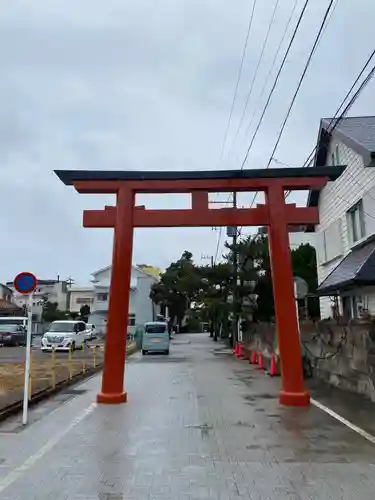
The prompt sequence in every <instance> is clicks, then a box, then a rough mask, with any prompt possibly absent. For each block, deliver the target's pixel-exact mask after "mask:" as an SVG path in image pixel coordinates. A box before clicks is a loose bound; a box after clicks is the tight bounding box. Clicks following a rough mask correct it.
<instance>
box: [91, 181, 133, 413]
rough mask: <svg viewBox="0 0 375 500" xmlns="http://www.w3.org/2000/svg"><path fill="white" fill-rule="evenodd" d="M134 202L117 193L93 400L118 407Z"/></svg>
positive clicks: (123, 398)
mask: <svg viewBox="0 0 375 500" xmlns="http://www.w3.org/2000/svg"><path fill="white" fill-rule="evenodd" d="M134 199H135V195H134V192H133V191H132V190H131V189H128V188H126V187H121V188H120V189H119V191H118V193H117V215H116V225H115V234H114V243H113V255H112V276H111V286H110V294H109V307H108V321H107V333H106V346H105V354H104V368H103V378H102V390H101V392H100V393H99V394H98V396H97V401H98V403H106V404H118V403H126V401H127V394H126V392H125V391H124V371H125V357H126V334H127V329H128V310H129V294H130V280H131V268H132V254H133V210H134Z"/></svg>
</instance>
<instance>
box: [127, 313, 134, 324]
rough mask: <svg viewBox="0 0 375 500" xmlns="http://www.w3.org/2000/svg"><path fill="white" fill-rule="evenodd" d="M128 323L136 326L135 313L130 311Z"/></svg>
mask: <svg viewBox="0 0 375 500" xmlns="http://www.w3.org/2000/svg"><path fill="white" fill-rule="evenodd" d="M128 325H129V326H135V314H133V313H129V318H128Z"/></svg>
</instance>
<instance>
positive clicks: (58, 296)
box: [7, 279, 69, 321]
mask: <svg viewBox="0 0 375 500" xmlns="http://www.w3.org/2000/svg"><path fill="white" fill-rule="evenodd" d="M7 287H9V288H10V289H11V290H12V292H13V301H14V303H15V304H17V305H18V306H19V307H24V306H26V304H27V301H28V296H27V295H22V294H20V293H18V292H17V291H16V290H15V289H14V286H13V282H12V281H10V282H8V283H7ZM45 301H48V302H53V303H57V305H58V309H59V310H60V311H67V310H68V308H69V304H68V285H67V282H66V281H60V280H59V279H57V280H38V281H37V287H36V290H35V292H34V294H33V306H32V312H33V316H34V318H35V319H36V321H40V320H41V316H42V311H43V303H44V302H45Z"/></svg>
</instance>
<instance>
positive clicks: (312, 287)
mask: <svg viewBox="0 0 375 500" xmlns="http://www.w3.org/2000/svg"><path fill="white" fill-rule="evenodd" d="M291 258H292V267H293V274H294V275H295V276H299V277H300V278H303V279H304V280H305V281H306V283H307V285H308V287H309V294H313V293H314V292H315V291H316V289H317V287H318V273H317V265H316V251H315V248H314V247H313V246H311V245H310V244H309V243H304V244H302V245H299V247H297V248H295V249H293V250H292V251H291ZM307 309H308V314H309V316H310V317H312V318H318V317H319V316H320V307H319V299H318V297H312V296H309V297H308V300H307Z"/></svg>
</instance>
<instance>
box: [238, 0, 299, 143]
mask: <svg viewBox="0 0 375 500" xmlns="http://www.w3.org/2000/svg"><path fill="white" fill-rule="evenodd" d="M297 4H298V0H295V2H294V6H293V9H292V12H291V13H290V16H289V19H288V21H287V24H286V26H285V29H284V32H283V35H282V37H281V40H280V42H279V45H278V47H277V49H276V52H275V55H274V58H273V61H272V64H271V69H270V70H269V72H268V75H267V76H266V79H265V81H264V84H263V87H262V90H261V93H260V95H259V98H258V100H257V102H258V103H260V102H261V101H262V98H263V95H264V92H265V90H266V88H267V85H268V82H269V80H270V78H271V74H272V72H273V69H274V67H275V65H276V61H277V58H278V56H279V53H280V50H281V47H282V45H283V43H284V40H285V37H286V34H287V32H288V29H289V26H290V23H291V22H292V19H293V15H294V12H295V10H296V8H297ZM258 107H259V106H256V107H255V109H254V112H253V114H252V116H251V119H250V121H249V123H248V125H247V127H246V131H245V134H244V135H245V137H246V136H247V134H248V133H249V131H250V129H251V125H252V124H253V121H254V118H255V115H256V113H257V111H258ZM232 147H234V144H233V146H232Z"/></svg>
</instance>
